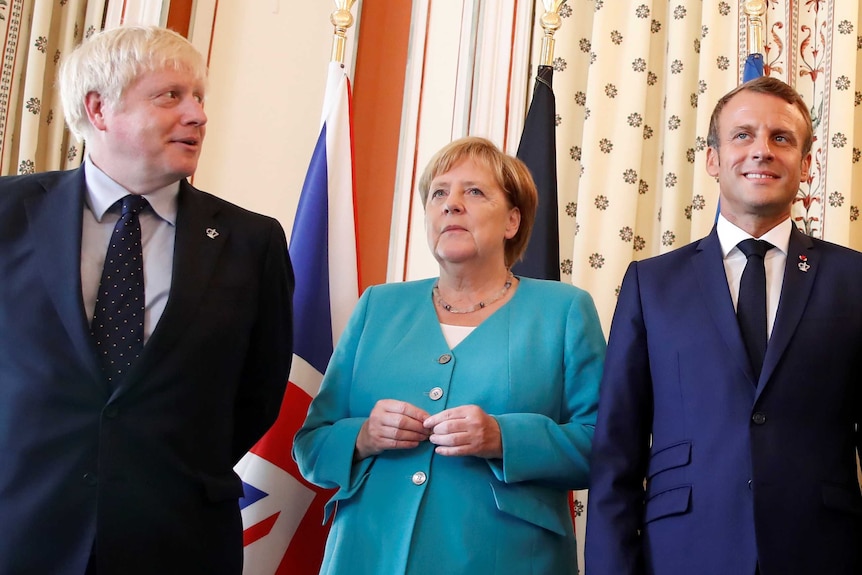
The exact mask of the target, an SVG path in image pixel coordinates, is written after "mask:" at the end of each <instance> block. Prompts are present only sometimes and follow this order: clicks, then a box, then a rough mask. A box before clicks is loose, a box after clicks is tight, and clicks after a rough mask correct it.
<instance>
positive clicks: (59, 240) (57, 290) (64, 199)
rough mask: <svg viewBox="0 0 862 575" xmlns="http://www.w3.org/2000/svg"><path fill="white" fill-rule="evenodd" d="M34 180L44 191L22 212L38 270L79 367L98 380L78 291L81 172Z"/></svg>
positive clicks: (81, 218) (81, 300) (96, 363)
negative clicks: (79, 364) (76, 355)
mask: <svg viewBox="0 0 862 575" xmlns="http://www.w3.org/2000/svg"><path fill="white" fill-rule="evenodd" d="M35 178H36V181H37V182H38V183H39V185H41V186H42V187H43V188H44V190H45V191H44V193H42V194H38V195H33V196H31V197H30V198H28V199H27V200H26V203H25V210H26V213H27V219H28V221H29V224H30V225H29V229H30V233H31V241H32V244H33V247H34V250H35V253H36V258H37V259H38V261H39V269H40V270H41V272H42V276H43V280H44V282H45V286H46V289H47V291H48V293H49V294H50V297H51V299H52V301H53V302H54V306H55V308H56V309H57V315H59V317H60V319H61V321H62V322H63V326H64V327H65V329H66V332H67V333H68V334H69V339H70V340H71V341H72V345H73V346H74V348H75V350H76V351H77V353H78V356H79V357H80V359H81V362H82V363H83V365H85V366H86V368H87V369H88V370H89V371H90V372H91V374H92V375H93V377H94V378H98V379H101V378H102V373H101V370H100V368H99V365H98V362H97V361H96V349H95V346H94V345H93V340H92V339H93V338H92V337H91V336H90V328H89V323H88V322H87V318H86V317H85V312H84V297H83V294H82V291H81V228H82V221H83V210H84V194H85V191H86V184H85V183H84V170H83V168H78V169H76V170H71V171H68V172H62V173H57V172H53V173H49V174H45V175H44V176H42V177H40V176H35Z"/></svg>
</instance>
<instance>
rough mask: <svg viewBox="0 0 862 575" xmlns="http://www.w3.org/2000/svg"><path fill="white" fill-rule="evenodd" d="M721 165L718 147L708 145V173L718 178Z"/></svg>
mask: <svg viewBox="0 0 862 575" xmlns="http://www.w3.org/2000/svg"><path fill="white" fill-rule="evenodd" d="M719 165H720V162H719V158H718V148H713V147H712V146H710V147H708V148H707V149H706V173H707V174H709V175H710V176H712V177H713V178H717V177H718V168H719Z"/></svg>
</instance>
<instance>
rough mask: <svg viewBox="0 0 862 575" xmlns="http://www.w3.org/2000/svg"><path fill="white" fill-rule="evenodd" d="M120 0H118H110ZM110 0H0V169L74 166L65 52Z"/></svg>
mask: <svg viewBox="0 0 862 575" xmlns="http://www.w3.org/2000/svg"><path fill="white" fill-rule="evenodd" d="M113 1H118V0H113ZM107 4H108V0H90V1H87V0H0V30H2V32H3V39H4V45H3V54H2V74H1V75H0V146H2V149H0V175H12V174H30V173H33V172H37V171H47V170H59V169H66V168H73V167H76V166H78V165H79V164H80V163H81V159H82V145H81V143H80V142H78V141H77V140H76V139H75V138H74V137H73V136H72V135H71V133H69V131H68V129H67V128H66V126H65V122H64V119H63V110H62V106H61V102H60V95H59V90H58V86H57V71H58V69H59V64H60V59H61V58H62V56H63V54H64V53H67V52H69V51H70V50H72V49H73V48H74V47H75V46H77V45H78V44H79V43H80V42H81V41H82V40H83V39H84V38H85V37H89V36H90V35H92V34H93V33H94V32H95V31H97V30H101V29H102V26H103V23H104V17H105V13H106V9H107Z"/></svg>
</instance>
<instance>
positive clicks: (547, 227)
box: [512, 66, 560, 280]
mask: <svg viewBox="0 0 862 575" xmlns="http://www.w3.org/2000/svg"><path fill="white" fill-rule="evenodd" d="M553 78H554V68H553V67H551V66H539V73H538V74H537V76H536V86H535V88H534V89H533V101H532V102H531V103H530V110H529V112H527V119H526V121H525V122H524V132H523V133H522V134H521V142H520V144H519V145H518V154H517V155H518V158H519V159H520V160H521V161H523V162H524V163H525V164H526V165H527V167H528V168H529V169H530V173H532V175H533V179H534V180H535V181H536V188H537V189H538V191H539V207H538V211H537V212H536V223H535V225H534V226H533V233H532V235H531V237H530V243H529V244H527V250H526V251H525V252H524V259H523V260H522V261H520V262H518V263H516V264H515V265H514V266H513V267H512V271H513V272H514V273H516V274H517V275H521V276H526V277H531V278H538V279H549V280H559V279H560V222H559V213H558V208H557V144H556V133H555V132H556V115H557V112H556V103H555V101H554V89H553Z"/></svg>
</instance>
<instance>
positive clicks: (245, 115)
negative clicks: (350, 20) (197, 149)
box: [191, 0, 360, 236]
mask: <svg viewBox="0 0 862 575" xmlns="http://www.w3.org/2000/svg"><path fill="white" fill-rule="evenodd" d="M334 7H335V3H334V2H323V1H319V0H315V1H309V0H301V1H298V0H255V1H253V2H240V1H237V0H234V1H222V2H217V3H216V2H214V1H212V0H199V1H198V2H197V3H196V6H195V15H194V18H193V26H192V30H191V39H192V42H194V43H195V45H196V46H198V47H199V49H201V50H202V51H203V52H204V53H205V54H206V51H207V49H209V54H210V58H209V61H210V87H209V92H208V94H207V103H206V112H207V115H208V117H209V123H208V126H207V136H206V142H205V144H204V148H203V154H202V155H201V160H200V163H199V165H198V171H197V172H196V173H195V175H194V179H193V183H194V185H195V186H197V187H199V188H201V189H203V190H206V191H208V192H211V193H213V194H216V195H218V196H220V197H222V198H225V199H226V200H228V201H231V202H233V203H235V204H238V205H240V206H242V207H244V208H248V209H250V210H253V211H256V212H260V213H264V214H267V215H271V216H273V217H275V218H277V219H278V220H280V221H281V223H282V225H283V226H284V228H285V231H286V232H287V234H288V236H289V235H290V231H291V227H292V226H293V217H294V213H295V211H296V205H297V202H298V200H299V193H300V190H301V189H302V182H303V180H304V178H305V172H306V169H307V168H308V161H309V159H310V158H311V152H312V149H313V148H314V144H315V142H316V141H317V136H318V132H319V129H320V113H321V107H322V105H323V92H324V88H325V84H326V73H327V66H328V63H329V59H330V51H331V46H332V33H333V27H332V24H331V23H330V21H329V15H330V14H331V13H332V12H333V10H334ZM359 8H360V5H359V4H357V5H356V6H354V7H353V11H352V12H353V14H354V17H356V16H357V14H358V13H359ZM213 16H214V22H213ZM356 34H357V25H354V26H353V27H352V28H350V30H349V31H348V40H349V41H348V47H347V54H346V57H345V62H346V63H347V64H348V68H349V69H350V68H351V66H352V61H353V53H354V45H355V38H356ZM210 37H211V42H208V41H207V40H208V39H209V38H210ZM349 74H350V76H351V77H352V72H350V71H349Z"/></svg>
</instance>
